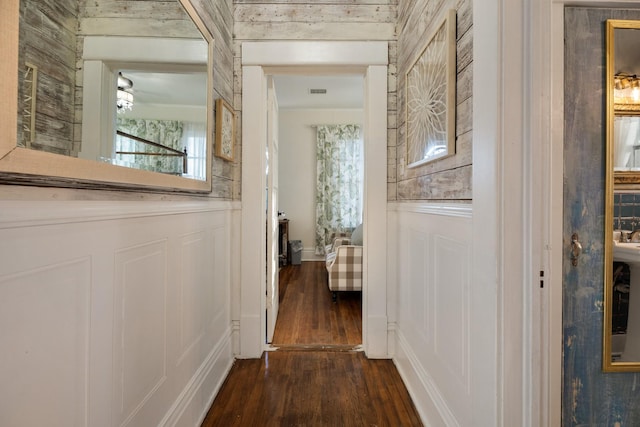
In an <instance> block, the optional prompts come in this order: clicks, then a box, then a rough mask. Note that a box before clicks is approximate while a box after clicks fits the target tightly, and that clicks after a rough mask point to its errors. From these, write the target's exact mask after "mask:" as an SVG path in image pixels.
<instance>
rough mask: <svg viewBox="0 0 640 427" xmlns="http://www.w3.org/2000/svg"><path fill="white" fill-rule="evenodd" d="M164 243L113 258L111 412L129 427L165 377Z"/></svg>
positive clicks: (146, 246) (165, 249)
mask: <svg viewBox="0 0 640 427" xmlns="http://www.w3.org/2000/svg"><path fill="white" fill-rule="evenodd" d="M166 265H167V242H166V241H159V242H151V243H148V244H145V245H140V246H136V247H132V248H127V249H122V250H118V251H117V252H116V254H115V278H116V280H115V295H116V298H115V307H114V343H113V347H114V368H115V374H116V375H117V380H116V381H114V386H115V388H114V392H115V395H114V400H115V401H114V403H115V405H114V409H115V414H114V415H116V416H117V417H118V419H120V420H122V421H121V425H127V424H128V423H129V421H130V420H131V419H132V418H133V416H134V415H135V413H136V412H137V411H138V410H139V409H140V408H141V407H142V406H143V405H144V403H145V402H146V401H147V400H149V399H150V398H151V397H152V395H153V393H155V392H156V390H157V389H158V388H160V386H161V385H162V383H163V382H164V381H165V380H166V375H167V360H166V359H167V356H166V351H167V334H166V324H167V318H166V316H167V313H166V305H167V301H166V294H167V269H166V267H164V268H163V266H166Z"/></svg>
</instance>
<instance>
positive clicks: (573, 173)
mask: <svg viewBox="0 0 640 427" xmlns="http://www.w3.org/2000/svg"><path fill="white" fill-rule="evenodd" d="M609 18H616V19H640V11H638V10H622V9H619V10H615V9H595V8H594V9H589V8H586V9H585V8H566V9H565V50H564V54H565V79H564V87H565V94H564V103H565V105H564V111H565V112H567V114H565V119H564V120H565V123H564V135H565V139H564V140H565V144H564V183H565V184H564V212H565V214H564V224H563V236H564V244H565V245H567V244H568V242H569V240H570V236H571V234H572V233H573V231H575V230H578V231H579V233H580V240H581V241H582V242H583V256H581V257H580V263H579V266H578V268H574V267H572V266H571V262H570V261H569V259H568V255H567V256H566V257H565V259H564V263H563V297H562V307H563V309H562V311H563V313H562V324H563V343H564V344H563V381H562V384H563V386H562V387H563V389H562V402H563V404H562V424H563V425H564V426H586V425H589V426H596V425H597V426H605V425H608V426H613V425H620V426H636V425H640V410H639V408H638V402H639V401H640V388H638V387H637V384H636V383H637V378H638V374H637V373H603V372H602V367H601V366H602V329H603V328H602V319H603V315H602V303H603V294H604V286H603V283H604V277H603V271H604V264H603V263H604V252H603V248H604V242H603V238H604V236H605V235H607V233H606V231H605V233H603V229H604V209H605V206H604V199H605V191H604V183H605V182H604V179H605V178H604V177H605V171H604V165H605V162H604V154H605V151H604V150H605V144H604V141H605V140H606V139H605V138H606V137H605V132H606V126H605V110H604V109H605V105H606V104H605V100H604V97H605V92H604V90H603V88H604V86H605V81H604V79H605V52H604V46H605V43H604V37H605V35H604V31H605V25H604V21H605V20H606V19H609Z"/></svg>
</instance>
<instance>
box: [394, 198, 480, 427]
mask: <svg viewBox="0 0 640 427" xmlns="http://www.w3.org/2000/svg"><path fill="white" fill-rule="evenodd" d="M399 206H401V209H399V212H398V214H397V219H398V222H397V226H398V229H399V239H398V253H397V263H398V278H397V284H398V285H397V286H398V289H397V293H398V304H397V307H398V310H397V313H398V314H397V325H396V331H395V332H396V335H397V337H398V342H397V343H396V348H397V352H396V355H395V357H394V359H395V361H396V364H397V366H398V369H399V370H400V372H401V374H402V375H403V378H404V380H405V382H406V383H407V387H408V388H409V390H410V391H411V393H412V397H413V399H414V403H415V404H416V407H417V408H418V410H419V411H420V413H421V416H422V417H423V421H425V422H427V423H428V424H432V425H453V426H456V425H459V426H465V425H472V424H473V423H472V421H471V419H470V414H471V410H472V402H473V396H472V395H471V372H470V361H471V355H472V354H473V349H472V348H471V345H470V343H471V340H470V337H471V326H470V319H471V313H472V311H471V306H470V292H471V281H470V274H469V272H470V269H471V245H470V241H469V239H468V236H469V235H470V232H471V208H470V206H469V205H462V204H460V205H442V204H428V205H422V204H421V205H407V204H402V205H399Z"/></svg>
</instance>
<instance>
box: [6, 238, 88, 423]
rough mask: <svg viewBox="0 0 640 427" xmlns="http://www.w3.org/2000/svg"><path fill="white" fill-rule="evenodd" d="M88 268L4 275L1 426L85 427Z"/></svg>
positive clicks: (78, 263) (76, 265)
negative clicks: (45, 426) (65, 426)
mask: <svg viewBox="0 0 640 427" xmlns="http://www.w3.org/2000/svg"><path fill="white" fill-rule="evenodd" d="M16 249H17V250H19V249H20V248H19V247H16ZM90 264H91V260H90V259H89V258H87V257H85V258H80V259H75V260H74V259H69V260H68V261H63V262H55V263H52V264H48V265H43V266H40V267H32V268H29V269H24V270H21V271H19V272H14V273H12V274H8V275H3V276H1V277H0V337H1V338H2V341H1V342H0V373H1V374H0V381H1V382H2V386H0V425H2V426H34V425H43V426H44V425H47V426H64V425H67V426H82V425H87V391H88V375H87V374H88V366H87V363H88V356H89V354H88V342H89V341H88V337H89V305H90V292H89V290H90V284H91V278H90V271H91V270H90ZM5 271H6V270H5Z"/></svg>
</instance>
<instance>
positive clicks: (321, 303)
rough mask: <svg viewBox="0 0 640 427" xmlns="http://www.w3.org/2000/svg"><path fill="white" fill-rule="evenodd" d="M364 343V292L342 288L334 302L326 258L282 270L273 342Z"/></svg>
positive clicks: (287, 343)
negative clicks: (321, 260)
mask: <svg viewBox="0 0 640 427" xmlns="http://www.w3.org/2000/svg"><path fill="white" fill-rule="evenodd" d="M359 344H362V293H361V292H339V293H338V301H337V302H336V303H333V302H332V300H331V292H330V291H329V288H328V287H327V270H326V268H325V265H324V262H311V261H308V262H307V261H305V262H303V263H302V264H301V265H287V266H285V267H283V268H282V269H281V270H280V310H279V314H278V321H277V322H276V329H275V332H274V335H273V343H272V345H273V346H277V347H280V346H295V345H303V346H310V345H318V346H327V345H342V346H357V345H359Z"/></svg>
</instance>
